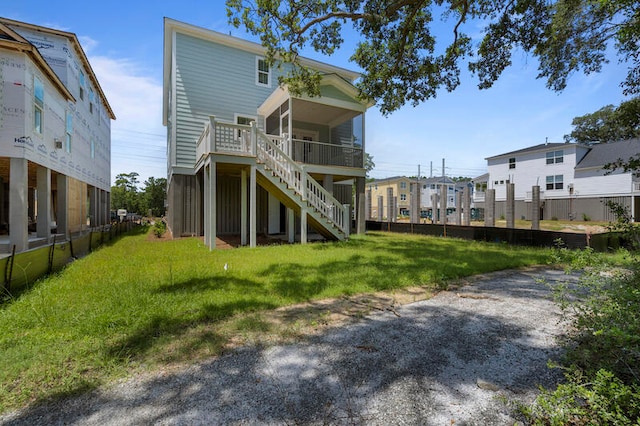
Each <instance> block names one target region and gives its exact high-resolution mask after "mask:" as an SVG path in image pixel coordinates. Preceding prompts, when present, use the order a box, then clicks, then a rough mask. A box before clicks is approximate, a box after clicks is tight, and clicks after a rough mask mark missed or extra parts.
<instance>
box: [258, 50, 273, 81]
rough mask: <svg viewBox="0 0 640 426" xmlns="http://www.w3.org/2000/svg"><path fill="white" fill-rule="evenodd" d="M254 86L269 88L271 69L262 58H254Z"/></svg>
mask: <svg viewBox="0 0 640 426" xmlns="http://www.w3.org/2000/svg"><path fill="white" fill-rule="evenodd" d="M256 84H257V85H258V86H265V87H271V67H269V63H268V62H267V61H266V60H265V59H264V58H260V57H256Z"/></svg>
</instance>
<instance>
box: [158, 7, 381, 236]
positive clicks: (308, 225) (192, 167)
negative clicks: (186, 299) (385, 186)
mask: <svg viewBox="0 0 640 426" xmlns="http://www.w3.org/2000/svg"><path fill="white" fill-rule="evenodd" d="M264 53H265V51H264V48H263V47H262V46H261V45H260V44H257V43H253V42H250V41H247V40H243V39H240V38H237V37H232V36H230V35H227V34H222V33H219V32H216V31H212V30H208V29H205V28H201V27H197V26H194V25H190V24H186V23H183V22H179V21H175V20H172V19H168V18H165V21H164V89H163V96H164V98H163V123H164V125H165V126H166V127H167V162H168V164H167V166H168V170H167V172H168V179H167V184H168V194H167V199H168V209H167V213H168V224H169V227H170V228H171V231H172V233H173V235H174V236H176V237H177V236H181V235H196V236H204V240H205V243H206V244H207V245H208V246H209V247H211V248H213V247H215V244H216V236H217V235H222V234H238V235H240V237H241V242H242V243H243V244H249V245H255V243H256V235H257V234H258V233H260V234H284V235H287V236H288V239H289V241H293V240H294V239H296V240H299V241H302V242H305V241H306V239H307V233H308V231H312V232H317V233H318V234H321V235H322V236H324V237H325V238H327V239H339V240H340V239H345V238H347V237H348V235H349V233H350V228H351V218H352V217H353V216H355V217H356V231H359V232H360V231H361V232H364V225H365V217H364V213H365V212H364V210H365V199H364V192H365V183H364V179H365V169H364V163H363V161H364V149H365V139H364V115H365V112H366V110H367V108H369V107H370V106H372V103H370V102H367V101H362V100H360V99H359V98H358V90H357V89H356V88H355V86H354V85H353V83H354V81H355V80H356V79H357V78H359V76H360V75H359V74H358V73H356V72H353V71H349V70H346V69H343V68H340V67H336V66H333V65H330V64H326V63H321V62H318V61H313V60H310V59H304V58H302V59H301V61H302V63H303V64H304V65H306V66H309V67H311V68H314V69H316V70H317V71H319V72H320V73H321V74H322V81H321V84H320V92H321V96H318V97H313V98H312V97H309V96H305V95H301V96H298V95H295V94H293V93H291V92H289V90H288V88H287V87H283V86H280V85H279V84H278V77H279V76H280V75H282V74H283V73H286V72H287V69H288V68H287V66H286V65H283V67H282V68H279V67H270V66H269V64H268V63H267V62H266V61H265V58H264ZM354 183H355V185H354ZM352 188H355V191H354V190H353V189H352ZM353 200H355V203H354V201H353ZM354 204H355V206H354ZM354 209H355V211H356V214H355V215H352V212H353V210H354Z"/></svg>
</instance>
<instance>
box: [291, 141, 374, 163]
mask: <svg viewBox="0 0 640 426" xmlns="http://www.w3.org/2000/svg"><path fill="white" fill-rule="evenodd" d="M291 143H292V145H293V146H292V149H291V151H288V153H289V155H290V156H291V158H293V160H294V161H298V162H300V163H306V164H319V165H323V166H344V167H363V162H362V161H363V159H362V148H359V147H356V146H345V145H334V144H328V143H322V142H316V141H305V140H300V139H292V140H291Z"/></svg>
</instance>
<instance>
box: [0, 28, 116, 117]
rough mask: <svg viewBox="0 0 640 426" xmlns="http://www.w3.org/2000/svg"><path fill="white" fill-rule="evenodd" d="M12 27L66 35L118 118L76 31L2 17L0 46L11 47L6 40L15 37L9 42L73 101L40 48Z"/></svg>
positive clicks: (111, 113)
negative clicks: (30, 59) (29, 57)
mask: <svg viewBox="0 0 640 426" xmlns="http://www.w3.org/2000/svg"><path fill="white" fill-rule="evenodd" d="M12 27H19V28H25V29H29V30H32V31H38V32H44V33H48V34H52V35H56V36H59V37H64V38H66V39H68V40H69V41H70V42H71V45H72V47H73V48H74V49H75V51H76V53H77V54H78V57H79V59H80V62H82V65H83V66H84V68H85V69H86V70H87V77H88V78H89V80H91V82H92V83H93V85H94V87H95V88H96V91H97V92H98V94H99V95H100V99H101V100H102V104H103V105H104V107H105V109H106V110H107V113H108V114H109V117H110V118H111V119H112V120H115V119H116V116H115V114H114V113H113V110H112V109H111V105H109V102H108V101H107V97H106V96H105V94H104V92H103V91H102V87H101V86H100V83H99V82H98V78H97V77H96V75H95V73H94V72H93V68H91V64H90V63H89V60H88V59H87V56H86V55H85V53H84V50H83V49H82V46H81V45H80V41H78V38H77V37H76V35H75V34H74V33H70V32H67V31H61V30H55V29H52V28H47V27H42V26H39V25H33V24H28V23H26V22H20V21H14V20H12V19H7V18H1V17H0V33H2V34H4V37H3V38H1V39H0V46H3V47H9V46H6V45H5V40H7V39H8V38H11V39H13V40H9V42H8V43H11V42H12V41H13V43H14V46H13V47H14V49H15V48H16V47H18V46H20V47H19V48H18V49H17V50H21V51H23V52H25V53H27V54H29V55H30V56H31V57H32V59H34V61H35V62H36V64H37V65H38V66H39V67H40V68H41V69H42V70H43V72H45V74H47V76H48V77H49V78H50V79H51V81H52V82H53V84H54V85H55V86H56V88H58V89H59V90H61V88H60V87H59V86H60V85H61V86H62V88H64V89H63V90H64V92H63V96H65V97H66V99H68V100H72V101H74V102H75V101H76V99H75V98H74V97H73V95H72V94H71V92H69V90H68V89H67V87H66V86H65V85H64V83H62V81H61V80H60V79H59V78H58V76H57V75H56V73H55V72H54V71H53V69H52V68H51V67H50V66H49V64H48V63H47V62H46V60H45V59H44V58H43V56H42V55H41V54H40V52H39V51H38V49H37V48H36V47H35V46H34V45H33V44H31V43H30V42H29V41H28V40H27V39H25V38H24V37H22V36H20V35H19V34H18V33H17V32H16V31H15V30H13V28H12ZM5 37H7V38H5Z"/></svg>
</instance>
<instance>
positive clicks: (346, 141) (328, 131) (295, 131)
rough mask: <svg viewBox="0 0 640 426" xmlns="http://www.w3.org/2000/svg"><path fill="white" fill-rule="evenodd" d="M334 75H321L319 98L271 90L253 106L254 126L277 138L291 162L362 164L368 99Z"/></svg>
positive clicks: (361, 165)
mask: <svg viewBox="0 0 640 426" xmlns="http://www.w3.org/2000/svg"><path fill="white" fill-rule="evenodd" d="M357 95H358V92H357V89H356V88H355V87H354V86H353V85H352V84H351V83H349V82H347V81H345V80H343V79H342V78H340V77H339V76H337V75H333V74H331V75H326V76H324V77H323V79H322V83H321V86H320V96H318V97H310V96H307V95H294V94H292V93H291V92H290V91H289V89H288V87H279V88H277V89H276V90H275V91H274V92H273V93H272V94H271V96H269V97H268V98H267V99H266V100H265V101H264V102H263V104H262V105H261V106H260V107H259V108H258V117H259V125H260V124H262V125H261V127H262V128H263V130H264V132H265V133H267V134H268V135H272V136H279V137H282V145H281V149H282V150H283V151H284V152H285V153H286V154H287V155H288V156H290V157H291V158H292V159H293V160H294V161H295V162H297V163H301V164H309V165H316V166H326V167H347V168H358V169H361V168H364V149H365V140H364V135H365V131H364V129H365V127H364V126H365V119H364V118H365V117H364V114H365V112H366V110H367V108H368V107H369V106H371V103H367V102H363V101H360V100H358V98H357Z"/></svg>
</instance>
